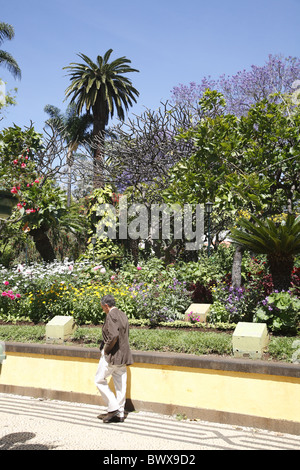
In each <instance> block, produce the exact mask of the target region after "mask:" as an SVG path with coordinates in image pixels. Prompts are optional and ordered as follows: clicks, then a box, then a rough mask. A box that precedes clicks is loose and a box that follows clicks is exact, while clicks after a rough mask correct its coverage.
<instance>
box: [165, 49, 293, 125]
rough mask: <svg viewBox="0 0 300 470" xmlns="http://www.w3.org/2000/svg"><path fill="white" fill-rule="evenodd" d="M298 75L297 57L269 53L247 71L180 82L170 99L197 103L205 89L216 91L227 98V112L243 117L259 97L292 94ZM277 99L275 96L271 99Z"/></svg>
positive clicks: (177, 101) (192, 103)
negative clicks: (199, 80) (259, 64)
mask: <svg viewBox="0 0 300 470" xmlns="http://www.w3.org/2000/svg"><path fill="white" fill-rule="evenodd" d="M299 77H300V59H299V58H297V57H291V56H289V57H286V58H285V57H282V56H281V55H271V54H270V55H269V58H268V61H267V62H266V63H265V64H264V65H263V66H256V65H252V66H251V67H250V69H249V70H242V71H240V72H237V73H236V74H235V75H232V76H225V75H221V76H220V77H219V78H218V79H217V80H213V79H212V78H211V77H210V76H208V77H204V78H203V79H202V81H201V82H200V84H196V83H195V82H191V83H189V85H184V84H179V85H178V86H176V87H174V88H173V90H171V99H172V101H173V102H175V103H187V104H188V105H189V106H191V107H192V106H194V107H197V106H198V102H199V100H200V99H201V97H202V95H203V93H204V91H205V90H206V89H207V88H209V89H210V90H217V91H219V92H221V93H222V94H223V96H224V98H225V101H226V104H227V106H226V111H227V112H228V113H232V114H235V115H236V116H242V115H244V114H245V113H247V112H248V110H249V109H250V107H251V106H252V105H253V104H255V103H256V102H258V101H261V100H262V99H265V98H267V99H270V95H272V94H274V93H291V92H292V91H293V89H292V85H293V83H294V81H295V80H297V79H299ZM272 99H273V100H276V98H275V97H273V98H272Z"/></svg>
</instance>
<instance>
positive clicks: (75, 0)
mask: <svg viewBox="0 0 300 470" xmlns="http://www.w3.org/2000/svg"><path fill="white" fill-rule="evenodd" d="M1 1H2V5H1V8H0V21H2V22H6V23H9V24H11V25H12V26H13V27H14V29H15V38H14V39H13V40H12V41H5V42H4V43H3V44H2V46H1V49H3V50H6V51H7V52H10V53H11V54H12V55H13V56H14V58H15V59H16V60H17V62H18V64H19V66H20V68H21V70H22V79H21V81H16V80H14V78H13V77H12V75H10V74H9V73H8V72H7V71H6V69H5V68H4V67H0V78H2V79H3V80H4V81H6V82H7V85H6V86H7V89H13V88H14V87H17V88H18V92H17V97H16V99H17V105H16V106H14V107H10V108H9V109H8V110H7V111H6V114H5V118H4V119H3V120H2V121H1V122H0V128H3V127H6V126H9V125H12V123H16V124H17V125H19V126H20V127H24V126H28V125H29V124H30V121H31V120H32V121H33V122H34V124H35V127H36V129H37V130H38V131H40V132H41V131H42V128H43V126H44V122H45V120H46V119H47V115H46V114H45V113H44V111H43V110H44V106H45V105H46V104H52V105H55V106H57V107H59V108H60V109H62V110H65V108H66V106H67V102H64V97H65V95H64V93H65V90H66V88H67V87H68V85H69V83H70V82H69V78H68V77H67V76H66V71H63V70H62V68H63V67H64V66H67V65H69V64H70V63H71V62H78V61H79V62H80V59H79V57H77V55H76V54H77V53H80V52H82V53H84V54H86V55H87V56H89V57H90V58H91V59H93V60H95V59H96V56H97V55H103V54H104V53H105V52H106V51H107V50H108V49H110V48H112V49H113V51H114V52H113V54H112V56H111V59H115V58H117V57H121V56H126V57H127V58H128V59H130V60H131V61H132V64H131V65H132V67H134V68H136V69H138V70H139V71H140V72H139V73H132V74H130V75H129V76H130V78H131V80H132V82H133V85H134V86H135V88H137V89H138V90H139V92H140V97H139V99H138V103H137V104H136V105H134V106H133V107H132V108H131V111H130V114H132V113H135V114H139V113H141V112H142V111H143V110H144V109H145V107H148V108H151V109H156V108H158V107H159V105H160V101H166V100H167V99H169V98H170V95H171V89H172V88H173V87H174V86H176V85H178V84H179V83H184V84H188V83H189V82H191V81H195V82H200V81H201V79H202V78H203V77H204V76H208V75H211V76H212V77H213V78H217V77H219V76H220V75H222V74H226V75H232V74H234V73H236V72H238V71H239V70H242V69H249V68H250V67H251V65H252V64H255V65H263V64H264V63H265V61H266V60H267V58H268V55H269V54H283V55H284V56H297V57H299V56H300V28H299V18H300V0H209V1H204V0H185V1H182V0H181V1H179V0H152V1H150V2H146V1H145V0H144V1H143V0H110V1H107V0H106V1H103V0H84V1H82V0H81V1H79V0H48V1H44V0H26V1H24V0H6V1H5V3H4V0H1ZM3 3H4V4H3ZM299 78H300V77H299Z"/></svg>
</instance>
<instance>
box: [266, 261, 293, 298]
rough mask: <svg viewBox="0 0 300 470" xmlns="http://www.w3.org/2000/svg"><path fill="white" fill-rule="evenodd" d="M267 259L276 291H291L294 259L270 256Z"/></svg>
mask: <svg viewBox="0 0 300 470" xmlns="http://www.w3.org/2000/svg"><path fill="white" fill-rule="evenodd" d="M267 259H268V265H269V268H270V272H271V275H272V280H273V287H274V290H278V291H279V292H280V291H282V290H284V291H287V290H289V288H290V287H291V281H292V271H293V267H294V257H293V256H287V257H285V258H283V257H277V256H272V255H269V256H268V257H267Z"/></svg>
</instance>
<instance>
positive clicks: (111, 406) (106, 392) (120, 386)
mask: <svg viewBox="0 0 300 470" xmlns="http://www.w3.org/2000/svg"><path fill="white" fill-rule="evenodd" d="M109 376H112V378H113V382H114V386H115V390H116V395H115V394H114V393H113V392H112V390H111V389H110V387H109V385H108V383H107V378H108V377H109ZM95 384H96V386H97V388H98V390H99V392H100V393H101V397H102V399H103V401H104V404H105V406H107V411H108V412H111V411H115V410H119V416H120V417H124V407H125V401H126V386H127V367H126V365H121V366H115V365H112V364H109V363H108V362H107V361H106V359H105V356H104V354H103V351H102V353H101V358H100V361H99V365H98V369H97V372H96V376H95Z"/></svg>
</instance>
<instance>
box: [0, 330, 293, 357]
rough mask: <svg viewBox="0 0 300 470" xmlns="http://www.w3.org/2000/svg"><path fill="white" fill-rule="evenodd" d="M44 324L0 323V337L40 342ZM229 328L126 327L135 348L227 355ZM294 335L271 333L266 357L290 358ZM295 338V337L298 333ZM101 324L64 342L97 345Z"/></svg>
mask: <svg viewBox="0 0 300 470" xmlns="http://www.w3.org/2000/svg"><path fill="white" fill-rule="evenodd" d="M45 330H46V327H45V326H44V325H11V324H7V325H0V341H16V342H23V343H44V342H45ZM231 338H232V332H231V333H228V332H211V331H197V330H195V331H186V330H184V329H180V328H178V329H164V328H162V329H151V328H150V329H147V328H134V327H131V329H130V346H131V348H132V350H138V351H161V352H177V353H186V354H196V355H205V354H216V355H220V356H224V355H226V356H230V355H231V353H232V352H231ZM295 339H297V338H296V337H283V336H280V337H275V336H274V337H272V338H271V341H270V343H269V347H268V354H269V358H270V359H273V360H280V361H285V362H291V360H292V354H293V352H294V351H295V349H293V347H292V344H293V341H294V340H295ZM298 339H299V337H298ZM100 341H101V327H88V326H84V327H78V328H77V330H76V331H75V332H74V335H73V336H72V338H70V340H69V341H68V342H67V343H66V345H70V344H81V345H83V346H85V347H98V345H99V343H100Z"/></svg>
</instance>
